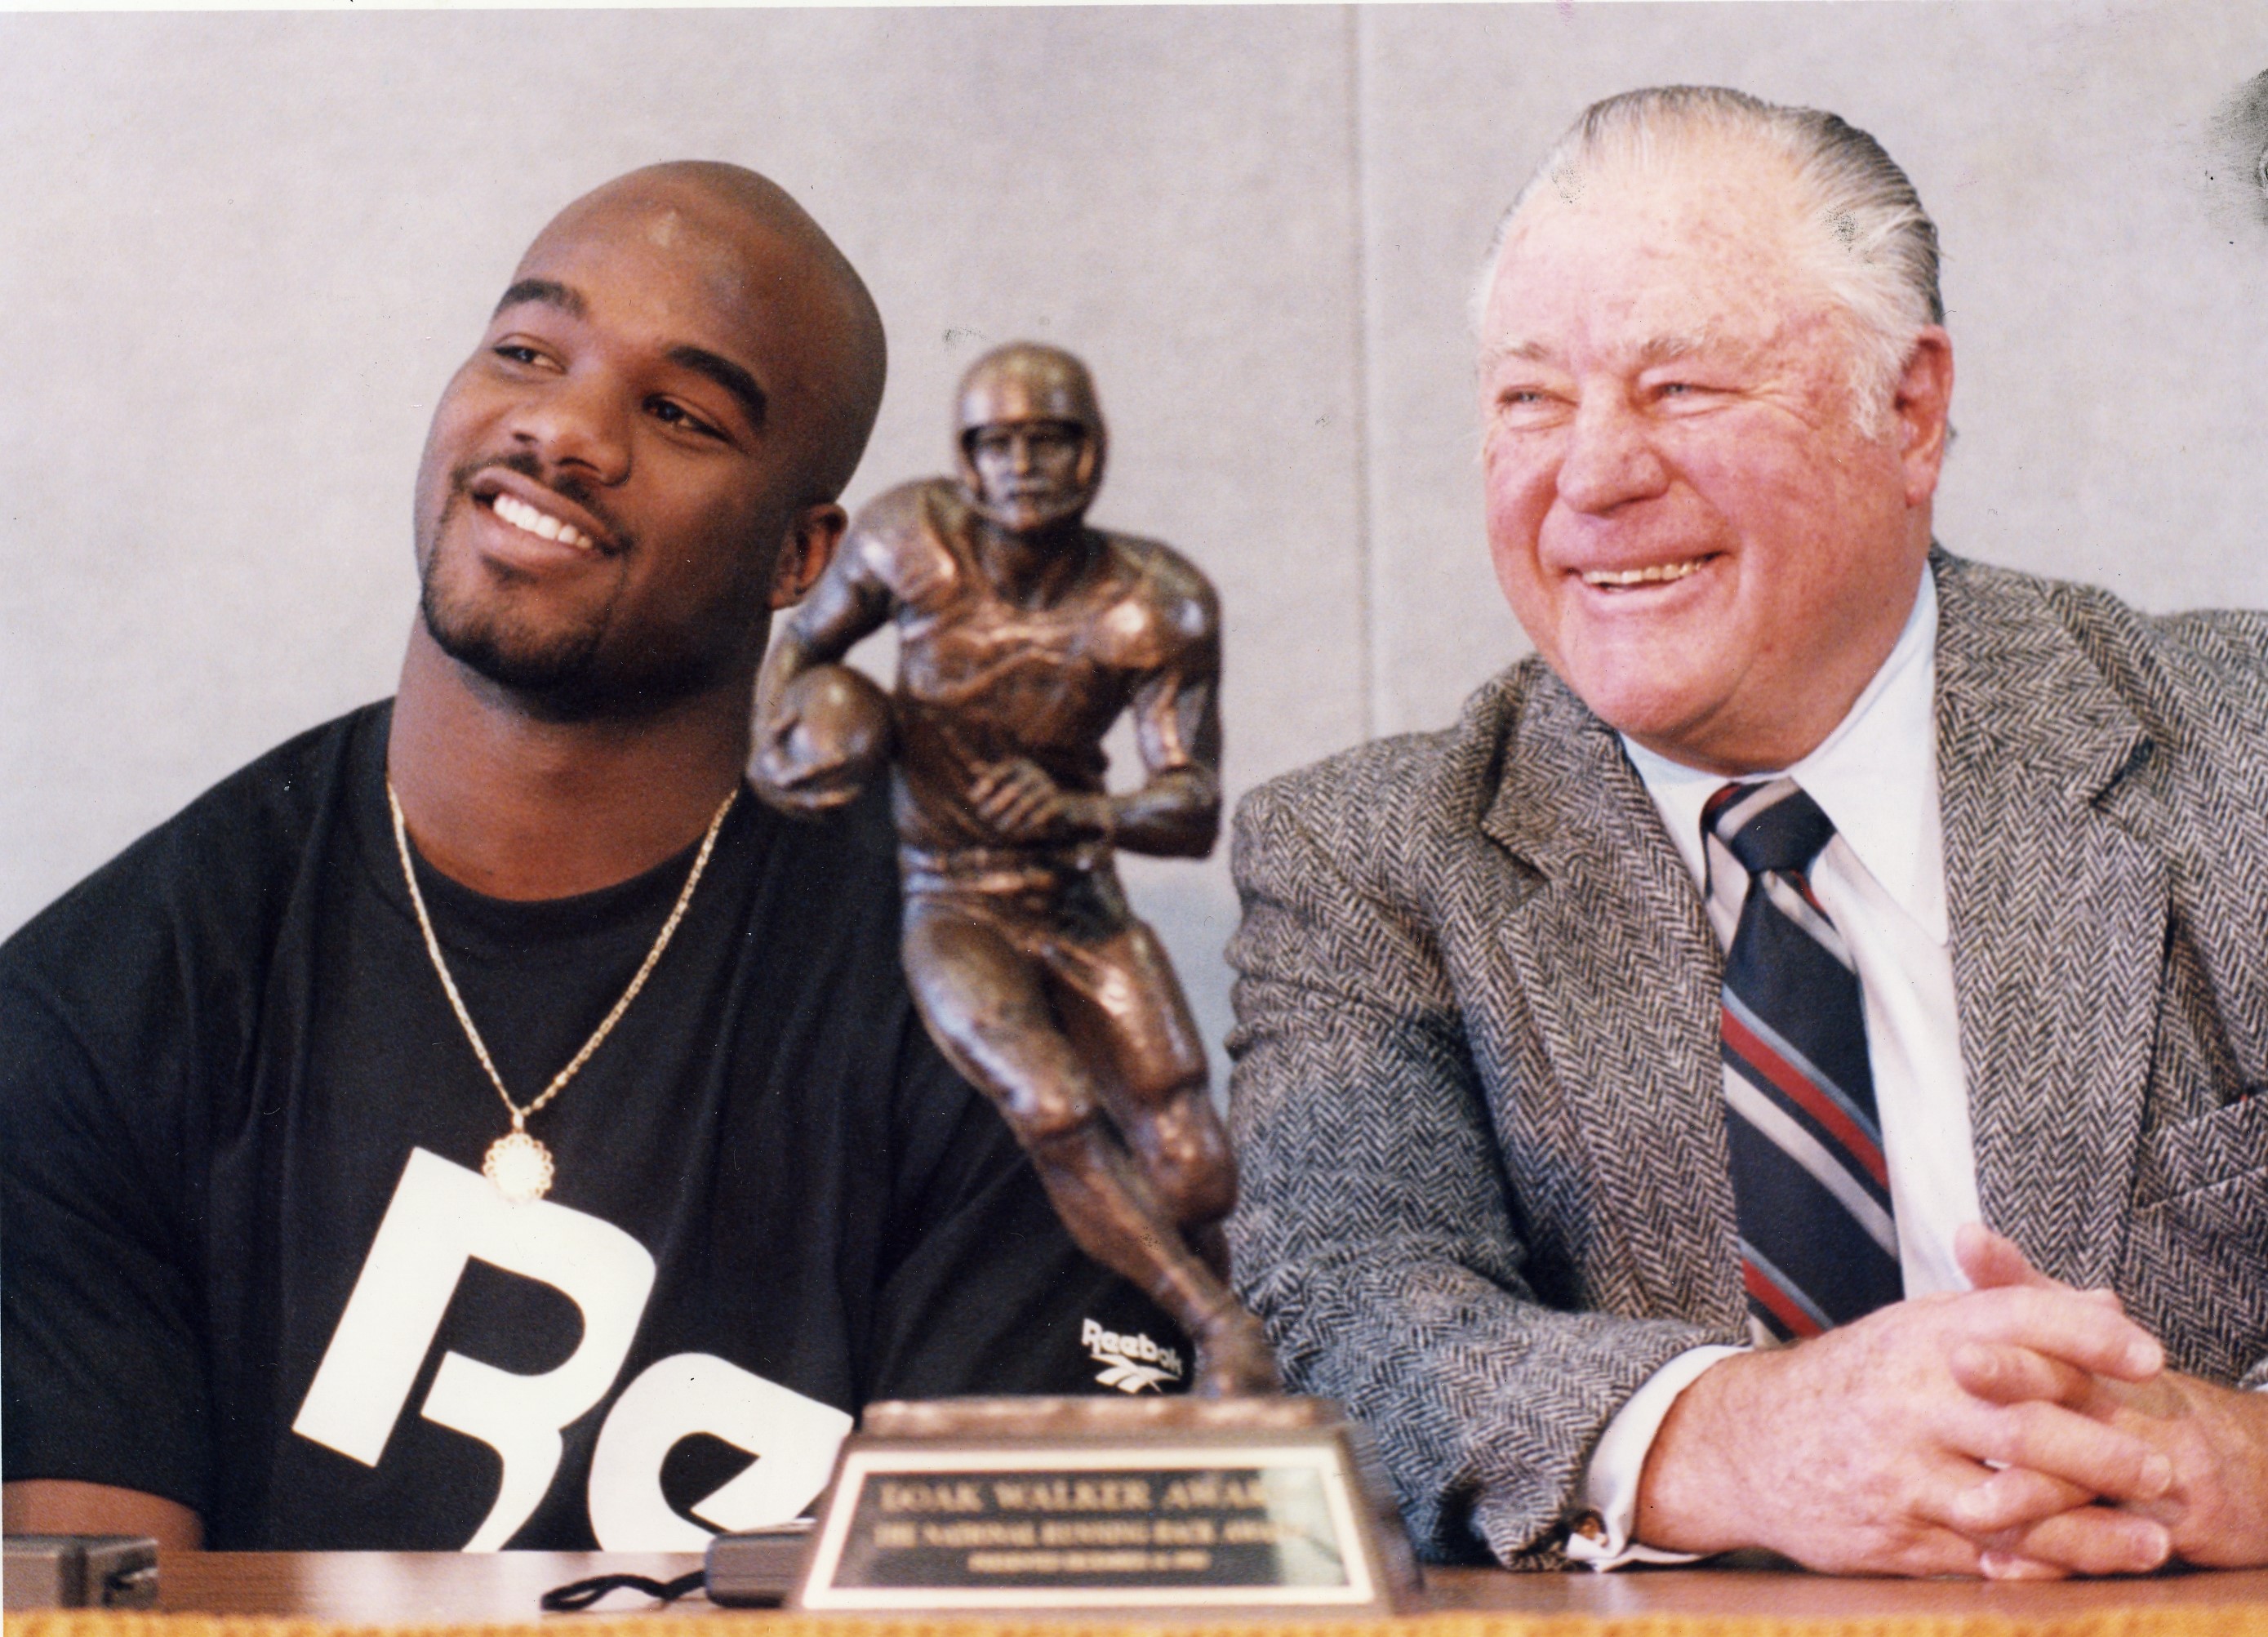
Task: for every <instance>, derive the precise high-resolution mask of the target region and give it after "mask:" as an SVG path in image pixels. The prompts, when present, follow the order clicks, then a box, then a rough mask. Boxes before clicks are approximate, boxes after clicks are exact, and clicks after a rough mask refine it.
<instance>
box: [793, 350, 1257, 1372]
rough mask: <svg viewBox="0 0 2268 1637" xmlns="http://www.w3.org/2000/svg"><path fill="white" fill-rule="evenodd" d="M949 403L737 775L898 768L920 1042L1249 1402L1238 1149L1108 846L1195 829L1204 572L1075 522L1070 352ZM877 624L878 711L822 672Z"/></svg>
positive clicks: (1201, 772) (808, 617)
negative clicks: (1113, 778) (1236, 1253)
mask: <svg viewBox="0 0 2268 1637" xmlns="http://www.w3.org/2000/svg"><path fill="white" fill-rule="evenodd" d="M958 408H959V412H958V417H957V425H956V432H957V438H958V454H959V465H960V476H959V480H958V481H957V482H953V481H948V480H946V479H944V478H929V479H924V480H923V481H920V482H917V483H907V484H904V485H902V486H901V487H899V488H897V489H894V490H891V491H890V492H889V493H887V494H886V495H883V496H882V497H881V498H880V499H878V500H876V501H874V503H873V505H869V506H868V507H866V508H865V511H864V512H861V513H860V514H859V516H858V520H856V521H855V522H854V523H853V524H852V525H851V532H850V534H849V535H848V536H847V537H846V538H845V540H844V541H843V547H842V549H841V550H840V551H839V552H837V553H836V557H835V560H834V563H833V564H832V565H831V566H830V567H829V568H828V571H827V573H826V575H825V577H824V578H822V579H821V581H820V582H819V586H818V587H817V589H816V590H814V592H813V593H812V594H811V595H810V597H809V598H808V599H806V601H804V603H803V604H802V605H801V606H800V607H799V608H797V609H796V610H795V612H794V613H793V615H792V616H790V617H789V618H787V619H786V620H785V621H784V622H783V628H782V629H781V630H778V631H777V632H776V633H775V634H774V637H773V642H772V648H771V652H770V656H769V657H768V658H767V660H765V663H764V668H763V674H762V679H761V681H760V682H759V683H758V686H757V692H756V701H757V704H756V714H757V723H756V740H757V753H756V765H755V772H756V779H757V785H758V788H759V789H761V790H762V791H763V792H764V793H765V794H766V796H767V797H768V799H770V800H772V801H773V802H774V803H775V805H777V806H780V807H787V808H790V809H792V810H793V809H801V810H804V811H818V810H822V809H824V808H827V807H834V806H836V805H839V804H840V803H842V802H844V801H847V800H851V797H852V796H854V795H855V794H856V793H858V789H859V788H860V787H861V785H863V784H864V783H865V780H866V779H867V778H870V777H871V776H872V775H873V773H874V772H875V771H877V770H878V769H879V768H880V765H881V764H882V763H883V762H884V760H885V759H887V760H889V761H890V762H891V763H893V765H894V766H895V778H894V780H893V787H892V795H893V800H894V811H895V817H896V822H897V830H898V844H899V859H900V862H901V865H902V869H903V871H904V877H905V895H906V896H905V938H904V952H905V963H906V977H907V979H908V982H909V984H910V986H911V988H912V991H913V995H914V999H915V1004H916V1005H917V1007H919V1008H920V1010H921V1014H922V1020H923V1021H924V1023H926V1024H927V1025H928V1028H929V1032H930V1034H931V1036H932V1037H933V1038H934V1039H935V1040H936V1041H937V1043H938V1045H939V1048H940V1049H941V1050H942V1051H944V1053H945V1055H946V1058H949V1059H950V1060H951V1061H952V1063H953V1064H954V1066H955V1067H956V1068H958V1069H959V1070H960V1071H961V1073H962V1074H964V1075H965V1076H967V1077H968V1080H970V1081H971V1082H973V1083H974V1084H975V1085H976V1086H978V1087H979V1088H982V1089H983V1091H984V1092H985V1093H986V1094H987V1095H990V1097H991V1099H992V1101H993V1102H995V1103H997V1104H998V1106H999V1109H1000V1111H1001V1113H1002V1114H1003V1115H1004V1116H1005V1117H1006V1118H1007V1121H1008V1124H1009V1125H1010V1126H1011V1127H1012V1128H1013V1130H1014V1132H1015V1133H1016V1136H1017V1138H1018V1139H1020V1141H1021V1142H1022V1143H1023V1145H1024V1147H1025V1148H1026V1150H1027V1152H1029V1154H1031V1156H1032V1160H1033V1162H1034V1163H1035V1165H1036V1166H1037V1167H1038V1169H1039V1173H1040V1176H1041V1178H1042V1181H1043V1182H1044V1183H1045V1184H1046V1185H1047V1190H1048V1193H1049V1198H1051V1199H1052V1200H1053V1201H1054V1202H1055V1206H1056V1210H1057V1213H1058V1214H1060V1215H1061V1216H1062V1218H1063V1220H1064V1225H1065V1226H1066V1227H1068V1228H1070V1230H1071V1235H1072V1237H1073V1238H1075V1239H1076V1240H1077V1241H1078V1242H1079V1245H1080V1246H1081V1247H1082V1248H1083V1249H1084V1250H1086V1252H1087V1254H1088V1255H1090V1256H1092V1257H1094V1258H1095V1259H1096V1260H1097V1261H1099V1262H1101V1263H1104V1264H1105V1265H1108V1266H1110V1267H1112V1268H1114V1269H1116V1270H1117V1271H1118V1272H1121V1273H1123V1274H1125V1275H1126V1276H1127V1277H1128V1278H1130V1279H1133V1280H1134V1281H1135V1282H1136V1283H1138V1284H1139V1285H1140V1286H1141V1287H1143V1288H1144V1289H1145V1290H1147V1291H1148V1292H1149V1293H1150V1294H1151V1296H1152V1298H1153V1299H1154V1300H1156V1301H1157V1302H1158V1303H1159V1304H1160V1306H1161V1307H1163V1308H1164V1309H1166V1310H1167V1312H1168V1313H1170V1314H1171V1315H1173V1316H1174V1317H1175V1319H1176V1320H1177V1321H1178V1322H1179V1323H1180V1324H1182V1328H1183V1329H1185V1330H1186V1331H1188V1332H1189V1336H1190V1338H1191V1339H1192V1340H1193V1341H1194V1342H1195V1343H1196V1345H1197V1378H1196V1390H1197V1391H1198V1392H1200V1393H1206V1394H1211V1395H1216V1396H1219V1395H1227V1394H1237V1393H1258V1392H1273V1391H1275V1390H1277V1385H1278V1383H1277V1375H1276V1368H1275V1364H1274V1361H1273V1360H1272V1359H1271V1358H1270V1353H1269V1351H1268V1345H1267V1342H1266V1339H1265V1338H1264V1337H1263V1335H1262V1333H1261V1330H1260V1324H1259V1322H1258V1321H1257V1320H1256V1319H1255V1318H1254V1317H1253V1316H1252V1315H1251V1314H1250V1313H1248V1311H1246V1310H1245V1309H1244V1308H1243V1307H1242V1306H1241V1305H1240V1304H1239V1303H1238V1302H1237V1301H1236V1299H1235V1297H1234V1296H1233V1295H1232V1294H1230V1293H1229V1290H1228V1287H1227V1283H1226V1279H1227V1272H1228V1248H1227V1242H1226V1238H1225V1237H1224V1236H1223V1235H1222V1232H1221V1219H1222V1218H1224V1217H1225V1216H1226V1215H1227V1213H1228V1209H1229V1206H1231V1205H1232V1204H1233V1203H1234V1200H1235V1196H1236V1168H1235V1161H1234V1160H1233V1158H1232V1156H1231V1154H1230V1153H1229V1149H1228V1141H1227V1137H1226V1133H1225V1132H1223V1131H1222V1129H1221V1125H1220V1121H1219V1117H1217V1116H1216V1115H1215V1113H1214V1112H1213V1108H1212V1103H1211V1100H1210V1098H1209V1097H1208V1096H1207V1095H1206V1091H1205V1057H1204V1046H1203V1044H1202V1043H1200V1041H1199V1039H1198V1036H1197V1028H1196V1025H1195V1023H1194V1021H1192V1020H1191V1018H1190V1016H1189V1003H1188V1002H1187V1001H1186V1000H1185V999H1183V998H1182V991H1181V985H1180V984H1178V983H1176V982H1175V977H1174V972H1173V969H1172V967H1171V966H1170V965H1168V964H1167V959H1166V952H1165V950H1164V948H1162V947H1161V946H1160V943H1159V941H1158V938H1157V935H1156V934H1155V933H1152V931H1151V930H1150V928H1149V927H1148V926H1146V925H1144V924H1143V923H1142V922H1141V921H1139V920H1138V919H1137V918H1135V916H1134V914H1133V911H1131V910H1130V909H1129V908H1128V906H1127V903H1126V896H1125V894H1124V892H1123V889H1121V888H1120V886H1119V882H1118V875H1117V872H1116V868H1115V867H1114V866H1113V864H1112V850H1113V849H1114V848H1116V847H1127V848H1131V849H1132V850H1133V851H1135V852H1148V853H1160V854H1166V855H1170V856H1175V857H1185V858H1202V857H1203V856H1204V854H1205V853H1207V852H1211V849H1212V844H1213V839H1214V837H1215V835H1216V834H1217V832H1218V831H1219V826H1220V712H1219V699H1218V694H1219V682H1220V620H1219V610H1218V608H1217V606H1216V604H1215V601H1214V598H1213V592H1212V587H1211V586H1210V585H1209V584H1208V583H1207V582H1206V580H1205V579H1204V576H1203V575H1201V574H1200V573H1198V572H1197V570H1196V569H1195V568H1193V567H1191V566H1190V565H1189V564H1188V563H1187V562H1185V561H1183V560H1182V557H1179V556H1178V555H1176V554H1175V552H1173V551H1171V550H1169V549H1167V548H1166V547H1164V546H1162V545H1160V544H1158V543H1157V542H1154V541H1148V540H1138V539H1135V538H1132V537H1131V536H1129V535H1115V534H1108V533H1105V532H1104V531H1102V530H1101V529H1095V528H1090V527H1087V526H1086V508H1087V506H1088V505H1089V504H1091V503H1092V502H1093V500H1094V495H1095V491H1096V490H1097V489H1098V488H1099V487H1100V486H1101V481H1102V461H1103V452H1104V441H1105V435H1104V431H1103V424H1102V416H1101V411H1100V409H1098V408H1097V407H1096V403H1095V397H1094V383H1093V382H1092V381H1091V380H1089V378H1088V376H1087V372H1086V366H1085V365H1082V364H1080V363H1079V360H1078V359H1077V358H1073V357H1071V355H1070V354H1069V353H1067V352H1064V351H1061V350H1057V349H1056V348H1053V347H1046V346H1040V345H1036V344H1032V343H1020V344H1017V345H1013V346H1007V347H1003V348H1000V349H999V350H997V351H994V352H991V353H989V354H987V355H986V356H985V357H983V358H980V359H978V360H977V362H976V365H974V366H973V367H971V369H970V370H969V372H968V374H967V376H965V377H964V378H963V380H962V381H961V393H960V402H959V406H958ZM890 620H895V622H896V623H897V630H898V677H897V687H896V695H895V702H894V705H895V708H893V702H890V701H886V700H885V699H884V698H883V697H882V696H881V693H880V689H876V688H875V687H874V685H873V683H872V682H868V681H867V680H866V679H865V677H863V676H861V675H859V674H858V673H857V672H855V671H852V670H850V669H848V668H846V667H843V666H840V665H837V664H836V663H834V662H835V661H836V660H839V659H841V658H842V656H843V654H844V653H847V652H848V651H849V650H850V648H851V645H853V644H854V643H856V642H857V641H858V639H859V638H862V637H865V635H866V634H867V633H868V632H870V631H873V630H877V629H879V628H880V626H881V625H882V624H883V623H885V622H887V621H890ZM1129 711H1130V712H1132V713H1133V718H1134V726H1135V734H1136V740H1137V742H1138V745H1139V746H1140V748H1141V757H1142V763H1143V767H1144V770H1145V774H1146V778H1145V781H1144V783H1143V785H1142V786H1141V787H1140V788H1139V789H1138V790H1135V791H1132V792H1130V793H1125V794H1112V793H1109V792H1108V790H1106V789H1105V787H1104V785H1103V771H1104V767H1105V758H1104V756H1103V752H1102V748H1101V744H1102V737H1103V734H1105V733H1106V732H1107V731H1108V729H1109V727H1110V726H1111V725H1112V724H1113V723H1114V722H1116V720H1117V719H1118V718H1119V716H1120V715H1121V714H1122V713H1123V712H1129Z"/></svg>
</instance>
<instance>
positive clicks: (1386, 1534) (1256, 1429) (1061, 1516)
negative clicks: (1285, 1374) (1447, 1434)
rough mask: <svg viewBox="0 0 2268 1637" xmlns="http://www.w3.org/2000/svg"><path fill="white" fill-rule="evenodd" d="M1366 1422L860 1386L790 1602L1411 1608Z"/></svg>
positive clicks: (1414, 1582) (1301, 1402)
mask: <svg viewBox="0 0 2268 1637" xmlns="http://www.w3.org/2000/svg"><path fill="white" fill-rule="evenodd" d="M1417 1598H1418V1568H1417V1563H1416V1560H1415V1559H1414V1558H1413V1557H1412V1555H1411V1553H1410V1543H1409V1539H1408V1537H1406V1536H1405V1535H1404V1534H1403V1530H1402V1521H1401V1518H1400V1517H1399V1515H1397V1514H1396V1513H1395V1509H1394V1506H1393V1502H1392V1501H1390V1500H1389V1499H1388V1491H1387V1490H1386V1488H1385V1486H1383V1485H1382V1484H1381V1482H1380V1481H1379V1477H1378V1472H1377V1467H1376V1464H1375V1462H1374V1461H1373V1459H1372V1458H1371V1456H1370V1447H1369V1442H1368V1440H1367V1438H1366V1435H1365V1434H1364V1432H1363V1429H1362V1428H1360V1427H1358V1426H1356V1425H1355V1424H1354V1423H1353V1422H1351V1421H1350V1420H1348V1419H1347V1418H1346V1416H1345V1414H1344V1412H1342V1411H1341V1410H1340V1409H1339V1407H1338V1405H1336V1404H1334V1403H1332V1402H1330V1401H1329V1399H1324V1398H1288V1397H1264V1398H1263V1397H1252V1398H1206V1399H1199V1398H1128V1399H1120V1400H1103V1399H1096V1398H941V1399H934V1400H930V1401H927V1402H921V1403H902V1402H891V1403H882V1404H874V1405H868V1406H867V1408H866V1413H865V1420H864V1422H863V1426H862V1430H860V1431H859V1432H858V1433H857V1434H853V1435H852V1436H851V1438H850V1439H849V1440H848V1441H846V1442H845V1443H844V1444H843V1450H842V1453H841V1454H840V1455H839V1456H837V1457H836V1468H835V1481H834V1483H833V1484H832V1485H831V1486H829V1487H828V1492H827V1495H826V1497H825V1499H824V1500H823V1501H822V1502H821V1508H820V1514H819V1522H818V1525H817V1527H816V1529H815V1530H814V1531H813V1537H812V1545H811V1550H810V1552H809V1554H808V1555H807V1556H806V1558H805V1560H804V1564H803V1569H802V1573H801V1574H800V1576H799V1578H798V1580H797V1582H796V1585H795V1589H794V1590H793V1591H792V1593H791V1594H790V1596H789V1598H788V1606H789V1607H791V1608H796V1609H812V1610H822V1609H826V1610H834V1609H842V1610H853V1609H858V1610H898V1611H929V1612H937V1611H951V1610H969V1609H1022V1610H1042V1609H1135V1608H1138V1609H1145V1610H1157V1611H1167V1610H1194V1611H1203V1610H1225V1609H1238V1610H1251V1611H1260V1610H1289V1611H1307V1612H1319V1611H1329V1612H1332V1613H1344V1614H1349V1615H1353V1614H1366V1613H1367V1614H1388V1613H1394V1612H1397V1611H1407V1610H1410V1609H1414V1608H1415V1607H1416V1606H1417Z"/></svg>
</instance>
